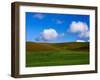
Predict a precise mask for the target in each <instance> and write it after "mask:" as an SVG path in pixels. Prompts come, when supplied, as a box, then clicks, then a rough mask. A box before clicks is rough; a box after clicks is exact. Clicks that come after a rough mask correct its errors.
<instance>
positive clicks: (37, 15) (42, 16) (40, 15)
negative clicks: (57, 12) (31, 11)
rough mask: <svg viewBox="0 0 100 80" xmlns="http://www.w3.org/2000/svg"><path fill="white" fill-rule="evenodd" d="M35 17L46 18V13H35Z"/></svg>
mask: <svg viewBox="0 0 100 80" xmlns="http://www.w3.org/2000/svg"><path fill="white" fill-rule="evenodd" d="M33 17H34V18H37V19H43V18H44V15H43V14H41V13H38V14H35V15H33Z"/></svg>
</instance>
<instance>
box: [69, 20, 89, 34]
mask: <svg viewBox="0 0 100 80" xmlns="http://www.w3.org/2000/svg"><path fill="white" fill-rule="evenodd" d="M87 30H88V26H87V25H86V24H85V23H83V22H80V21H79V22H75V21H73V22H72V23H71V25H70V31H71V32H85V31H87Z"/></svg>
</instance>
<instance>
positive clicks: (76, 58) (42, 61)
mask: <svg viewBox="0 0 100 80" xmlns="http://www.w3.org/2000/svg"><path fill="white" fill-rule="evenodd" d="M26 56H27V57H26V66H27V67H34V66H57V65H80V64H89V52H88V51H67V50H66V51H30V52H29V51H27V53H26Z"/></svg>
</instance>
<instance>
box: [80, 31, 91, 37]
mask: <svg viewBox="0 0 100 80" xmlns="http://www.w3.org/2000/svg"><path fill="white" fill-rule="evenodd" d="M89 34H90V32H89V31H86V32H81V33H80V34H79V37H81V38H82V37H84V38H89Z"/></svg>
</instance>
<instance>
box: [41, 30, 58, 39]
mask: <svg viewBox="0 0 100 80" xmlns="http://www.w3.org/2000/svg"><path fill="white" fill-rule="evenodd" d="M42 37H43V39H45V40H52V39H56V38H57V37H58V33H57V31H56V30H55V29H52V28H49V29H45V30H43V32H42Z"/></svg>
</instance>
